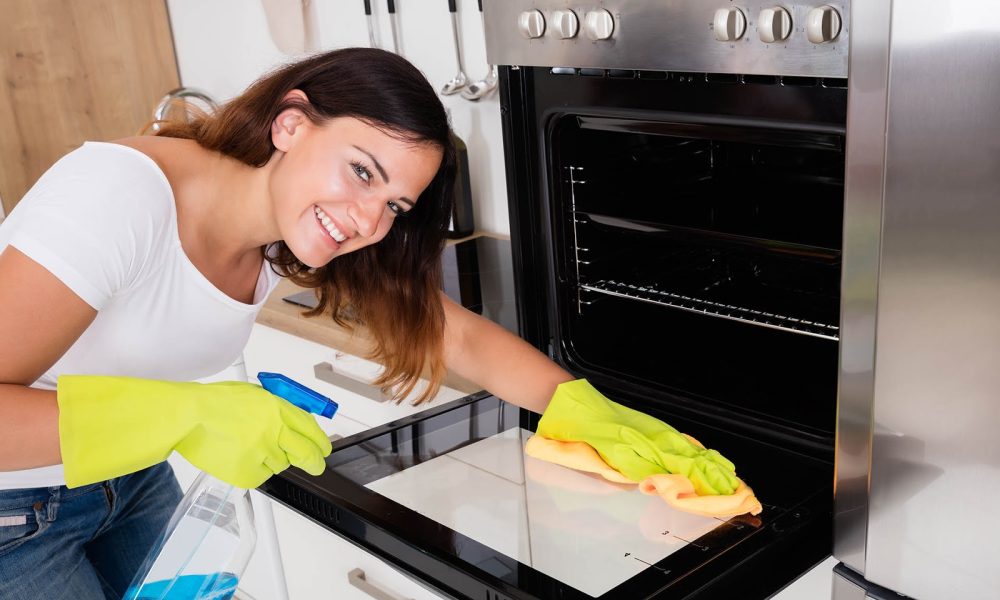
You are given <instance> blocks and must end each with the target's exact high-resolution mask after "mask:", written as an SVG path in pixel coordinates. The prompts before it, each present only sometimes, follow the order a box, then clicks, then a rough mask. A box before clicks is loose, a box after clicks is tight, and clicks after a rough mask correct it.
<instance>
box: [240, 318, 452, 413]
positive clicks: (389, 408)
mask: <svg viewBox="0 0 1000 600" xmlns="http://www.w3.org/2000/svg"><path fill="white" fill-rule="evenodd" d="M244 356H245V357H246V365H247V373H249V374H250V376H251V377H252V376H254V375H256V374H257V373H258V372H260V371H272V372H278V373H283V374H285V375H287V376H289V377H291V378H293V379H295V380H297V381H299V382H301V383H302V384H303V385H307V386H309V387H311V388H313V389H315V390H316V391H318V392H320V393H322V394H325V395H327V396H329V397H330V398H332V399H333V400H335V401H336V402H337V403H338V404H339V405H340V408H339V409H338V411H337V416H335V417H334V419H333V422H336V421H337V419H339V418H340V417H341V416H343V417H347V418H348V419H351V420H353V421H356V422H358V423H362V424H363V425H367V426H368V427H375V426H376V425H382V424H383V423H388V422H389V421H393V420H396V419H400V418H402V417H405V416H408V415H412V414H414V413H417V412H420V411H422V410H425V409H426V408H428V406H431V405H436V404H440V403H442V402H447V401H449V400H455V399H458V398H461V397H463V396H465V394H464V393H462V392H460V391H458V390H454V389H451V388H448V387H444V386H442V387H441V390H440V391H439V392H438V395H437V396H435V398H434V400H432V403H433V404H431V405H427V404H424V405H421V406H412V405H411V404H410V403H409V402H408V401H406V400H404V401H403V402H402V403H401V404H396V403H395V402H392V401H385V402H380V401H378V400H376V399H373V397H376V398H377V397H379V396H380V395H379V394H378V390H377V389H376V388H375V387H374V386H372V385H371V381H372V380H373V379H374V378H375V377H376V376H377V375H378V373H379V371H380V370H381V367H380V366H379V365H378V364H376V363H374V362H371V361H368V360H365V359H363V358H360V357H357V356H352V355H350V354H344V353H342V352H338V351H337V350H334V349H333V348H329V347H327V346H323V345H322V344H317V343H315V342H311V341H309V340H305V339H302V338H300V337H296V336H293V335H289V334H287V333H285V332H283V331H278V330H277V329H273V328H271V327H267V326H264V325H260V324H257V325H254V328H253V332H252V333H251V335H250V341H249V342H248V343H247V347H246V350H245V351H244ZM317 373H319V376H318V377H317ZM321 378H322V379H321ZM331 381H332V383H331ZM321 421H322V420H321Z"/></svg>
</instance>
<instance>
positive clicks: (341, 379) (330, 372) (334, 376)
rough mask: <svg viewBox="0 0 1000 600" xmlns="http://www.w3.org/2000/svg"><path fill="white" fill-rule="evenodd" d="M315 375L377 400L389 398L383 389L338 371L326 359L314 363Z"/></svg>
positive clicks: (327, 381)
mask: <svg viewBox="0 0 1000 600" xmlns="http://www.w3.org/2000/svg"><path fill="white" fill-rule="evenodd" d="M313 375H315V376H316V379H319V380H320V381H325V382H326V383H329V384H332V385H335V386H337V387H339V388H341V389H345V390H347V391H349V392H353V393H355V394H357V395H359V396H364V397H365V398H368V399H369V400H374V401H375V402H385V401H386V400H388V399H389V397H388V396H386V395H385V394H383V393H382V390H380V389H378V388H377V387H375V386H374V385H372V384H371V383H369V382H367V381H364V380H361V379H358V378H357V377H355V376H353V375H350V374H348V373H344V372H343V371H338V370H337V369H335V368H334V367H333V365H332V364H330V363H328V362H325V361H324V362H320V363H316V364H315V365H313Z"/></svg>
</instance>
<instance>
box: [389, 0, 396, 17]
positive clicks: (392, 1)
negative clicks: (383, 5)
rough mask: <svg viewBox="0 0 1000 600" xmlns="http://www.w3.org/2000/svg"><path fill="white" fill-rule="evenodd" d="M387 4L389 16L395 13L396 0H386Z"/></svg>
mask: <svg viewBox="0 0 1000 600" xmlns="http://www.w3.org/2000/svg"><path fill="white" fill-rule="evenodd" d="M387 1H388V4H389V14H392V13H394V12H396V0H387Z"/></svg>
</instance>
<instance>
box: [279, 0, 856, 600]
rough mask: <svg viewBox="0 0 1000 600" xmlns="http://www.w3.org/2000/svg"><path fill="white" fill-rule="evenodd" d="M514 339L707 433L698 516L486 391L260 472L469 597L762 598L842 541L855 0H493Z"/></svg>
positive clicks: (306, 509) (489, 2)
mask: <svg viewBox="0 0 1000 600" xmlns="http://www.w3.org/2000/svg"><path fill="white" fill-rule="evenodd" d="M483 4H484V14H485V19H486V24H487V47H488V53H489V56H490V60H491V62H494V63H497V64H499V65H500V81H501V83H500V91H501V101H500V105H501V111H502V121H503V127H504V150H505V162H506V171H507V173H506V174H507V187H508V196H509V197H508V202H509V209H510V223H511V245H512V256H513V280H514V284H515V289H516V302H517V317H518V323H519V331H520V334H521V336H522V337H524V338H525V339H526V340H528V341H529V342H530V343H532V344H533V345H534V346H536V347H537V348H539V349H540V350H542V351H543V352H545V353H546V354H548V355H549V356H550V357H551V358H552V359H553V360H555V361H557V362H558V363H560V364H561V365H563V366H564V367H565V368H566V369H568V370H569V371H571V372H573V373H574V374H576V375H578V376H580V377H586V378H587V379H589V380H590V381H591V382H592V383H593V384H594V385H595V386H596V387H597V388H598V389H600V390H602V391H603V392H604V393H605V394H606V395H607V396H609V397H610V398H612V399H614V400H617V401H619V402H621V403H623V404H626V405H628V406H631V407H633V408H636V409H638V410H641V411H643V412H647V413H649V414H652V415H654V416H657V417H659V418H662V419H663V420H665V421H667V422H668V423H670V424H672V425H673V426H674V427H676V428H678V429H679V430H681V431H684V432H686V433H688V434H691V435H693V436H694V437H695V438H697V439H699V440H700V441H701V442H703V443H704V444H705V445H706V446H708V447H712V448H716V449H718V450H719V451H720V452H722V453H723V454H724V455H725V456H727V457H728V458H730V459H731V460H733V461H734V462H735V463H736V465H737V470H738V473H739V474H740V476H741V477H742V478H743V479H744V480H745V481H747V483H748V484H749V485H750V486H752V487H753V488H754V490H755V492H756V494H757V496H758V498H759V499H760V500H761V502H762V505H763V507H764V510H763V512H762V513H761V514H760V515H758V516H756V517H751V516H748V515H744V516H741V517H735V518H732V519H709V518H702V517H692V516H691V515H685V514H681V513H678V512H676V511H673V510H671V509H669V508H667V507H666V506H665V505H664V504H663V503H662V501H661V500H659V499H656V498H651V497H643V496H641V495H639V494H638V492H635V491H634V490H625V489H622V488H621V487H619V486H615V485H614V484H609V483H606V482H602V481H597V480H595V479H593V478H591V477H588V476H585V475H581V474H578V473H573V472H569V471H568V470H565V469H560V468H558V467H554V466H552V465H547V464H544V463H540V462H539V461H536V460H535V459H532V458H529V457H526V456H525V455H524V453H523V443H524V441H525V440H526V439H527V438H528V437H529V436H530V435H531V431H532V430H533V429H534V426H535V424H536V423H537V416H536V415H533V414H531V413H528V412H527V411H522V410H519V409H516V407H513V406H512V405H509V404H507V403H505V402H503V400H502V399H498V398H495V397H493V396H491V395H489V394H488V393H486V392H482V393H479V394H476V395H473V396H470V397H467V398H464V399H462V400H458V401H455V402H452V403H449V404H445V405H442V406H434V407H431V408H429V409H428V410H427V411H424V412H422V413H420V414H418V415H415V416H413V417H411V418H409V419H406V420H404V421H399V422H395V423H390V424H387V425H385V426H382V427H379V428H375V429H373V430H370V431H367V432H364V433H361V434H358V435H355V436H352V437H350V438H346V439H343V440H339V441H337V442H336V443H335V446H334V452H333V454H332V455H331V457H330V458H329V459H328V466H329V468H328V469H327V471H326V472H325V473H324V474H323V475H322V476H320V477H317V478H312V477H307V476H303V475H302V474H301V473H297V472H294V471H290V472H288V473H286V474H283V475H282V476H280V477H275V478H273V479H272V480H271V481H270V482H268V484H267V485H266V491H267V492H268V493H269V494H270V495H272V496H273V497H275V498H277V499H278V500H280V501H282V502H284V503H286V504H287V505H289V506H290V507H292V508H294V509H295V510H298V511H300V512H302V513H303V514H306V515H307V516H309V517H310V518H312V519H314V520H316V521H317V522H319V523H321V524H323V525H324V526H326V527H328V528H330V529H331V530H332V531H335V532H337V533H338V534H340V535H342V536H344V537H346V538H348V539H350V540H351V541H353V542H355V543H356V544H359V545H361V546H363V547H365V548H367V549H368V550H370V551H372V552H374V553H376V554H377V555H379V556H381V557H383V558H384V559H385V560H387V561H389V562H391V563H392V564H394V565H395V566H397V567H398V568H400V569H401V570H403V571H404V572H407V573H409V574H410V575H411V576H413V577H415V578H417V579H419V580H420V581H422V582H424V583H425V584H426V585H428V586H429V587H432V588H433V589H434V590H436V591H437V592H438V593H440V594H443V595H446V596H450V597H455V598H486V599H490V600H493V599H497V600H501V599H506V598H511V599H512V598H524V599H528V598H566V599H572V598H629V599H632V598H678V599H680V598H685V599H706V598H730V597H744V598H765V597H767V596H769V595H771V594H773V593H774V592H776V591H778V590H780V589H781V588H782V587H783V586H784V585H786V584H787V583H789V582H790V581H792V580H793V579H794V578H795V577H797V576H798V575H799V574H801V573H802V572H804V571H805V570H807V569H808V568H810V567H811V566H813V565H814V564H816V563H817V562H819V561H820V560H822V559H823V558H825V557H826V556H828V555H829V554H830V552H831V549H832V529H833V517H832V502H833V481H834V463H833V457H834V440H835V434H836V423H837V416H836V409H837V383H838V356H839V354H838V353H839V340H840V298H841V293H840V289H841V257H842V238H843V233H844V232H843V223H844V181H845V148H846V133H845V132H846V120H847V94H848V80H847V60H848V40H849V34H850V22H849V14H850V5H849V2H848V1H847V0H839V1H835V2H831V3H829V4H822V3H817V2H812V3H808V2H804V3H800V2H794V3H783V4H782V5H781V6H777V5H776V3H773V2H763V3H762V2H756V1H745V2H718V1H717V0H715V1H701V0H688V1H686V2H676V1H671V0H617V1H615V0H604V1H602V2H581V3H574V2H567V1H566V0H523V1H522V0H519V1H513V0H486V1H485V2H484V3H483Z"/></svg>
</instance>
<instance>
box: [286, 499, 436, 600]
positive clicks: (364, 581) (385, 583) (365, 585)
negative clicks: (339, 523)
mask: <svg viewBox="0 0 1000 600" xmlns="http://www.w3.org/2000/svg"><path fill="white" fill-rule="evenodd" d="M274 520H275V524H276V525H277V527H278V542H279V545H280V546H281V556H282V561H283V563H284V565H285V578H286V580H287V582H288V598H289V600H327V599H328V600H334V599H336V600H384V599H387V598H391V599H398V600H403V599H411V600H440V599H442V598H444V596H441V595H439V594H437V593H436V592H434V591H432V590H431V589H429V588H427V587H424V585H423V584H421V583H418V582H417V581H416V580H414V579H411V578H410V577H409V576H407V575H404V574H403V573H402V572H400V571H398V570H397V569H396V568H395V567H393V566H391V565H389V564H388V563H386V562H384V561H383V560H382V559H380V558H378V557H376V556H374V555H373V554H370V553H369V552H367V551H366V550H363V549H362V548H359V547H357V546H355V545H354V544H352V543H350V542H348V541H347V540H345V539H343V538H341V537H340V536H338V535H336V534H334V533H332V532H330V531H328V530H326V529H323V528H322V527H320V526H319V525H316V524H315V523H313V522H312V521H310V520H309V519H306V518H305V517H303V516H301V515H299V514H298V513H295V512H293V511H292V510H290V509H288V508H285V507H284V506H282V505H280V504H278V503H276V502H275V503H274Z"/></svg>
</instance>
